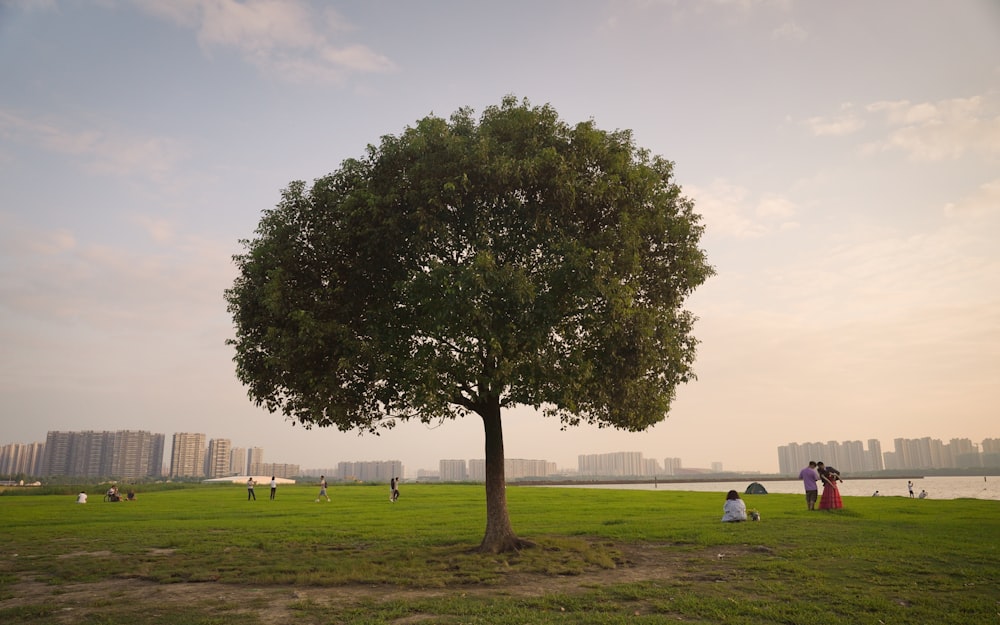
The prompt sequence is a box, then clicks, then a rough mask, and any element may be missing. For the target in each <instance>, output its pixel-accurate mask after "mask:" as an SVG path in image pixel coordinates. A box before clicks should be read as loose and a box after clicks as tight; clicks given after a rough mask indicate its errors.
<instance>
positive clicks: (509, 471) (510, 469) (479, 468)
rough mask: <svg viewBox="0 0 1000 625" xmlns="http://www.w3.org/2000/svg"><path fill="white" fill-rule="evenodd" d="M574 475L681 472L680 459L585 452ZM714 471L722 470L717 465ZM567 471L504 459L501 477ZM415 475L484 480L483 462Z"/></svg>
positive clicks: (447, 463) (448, 463)
mask: <svg viewBox="0 0 1000 625" xmlns="http://www.w3.org/2000/svg"><path fill="white" fill-rule="evenodd" d="M577 463H578V464H577V470H576V475H578V476H593V477H656V476H673V475H678V474H680V473H681V472H683V469H682V468H681V459H680V458H664V461H663V465H662V466H661V465H660V463H659V461H657V460H656V459H653V458H643V456H642V452H638V451H619V452H613V453H607V454H587V455H581V456H579V457H578V458H577ZM717 470H718V471H721V470H722V465H721V464H719V465H718V468H717ZM566 473H567V472H565V471H562V472H561V471H559V469H558V468H557V467H556V463H554V462H549V461H547V460H524V459H520V458H505V459H504V477H505V479H507V480H518V479H526V478H543V477H556V476H559V475H565V474H566ZM418 477H419V478H436V479H438V480H439V481H442V482H484V481H486V461H485V460H483V459H481V458H479V459H472V460H468V461H466V460H440V461H439V462H438V471H437V473H433V472H430V471H421V472H419V473H418Z"/></svg>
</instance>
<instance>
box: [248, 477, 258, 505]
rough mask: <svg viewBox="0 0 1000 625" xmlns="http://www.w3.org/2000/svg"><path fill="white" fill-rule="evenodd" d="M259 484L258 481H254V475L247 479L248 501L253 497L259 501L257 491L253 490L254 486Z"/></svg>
mask: <svg viewBox="0 0 1000 625" xmlns="http://www.w3.org/2000/svg"><path fill="white" fill-rule="evenodd" d="M256 485H257V482H255V481H253V477H250V478H248V479H247V501H250V500H251V499H253V500H254V501H257V493H255V492H253V487H254V486H256Z"/></svg>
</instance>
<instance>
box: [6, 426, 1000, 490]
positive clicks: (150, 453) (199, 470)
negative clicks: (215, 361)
mask: <svg viewBox="0 0 1000 625" xmlns="http://www.w3.org/2000/svg"><path fill="white" fill-rule="evenodd" d="M165 441H166V436H165V435H164V434H156V433H150V432H148V431H117V432H110V431H103V432H102V431H94V430H86V431H81V432H60V431H50V432H48V434H47V436H46V441H45V443H40V442H30V443H3V442H2V441H0V474H2V473H3V472H4V471H5V470H6V472H7V473H16V472H27V471H24V470H23V469H24V467H25V466H32V464H31V463H34V466H38V467H39V468H40V470H41V471H43V472H44V471H47V470H51V469H52V468H53V466H55V467H58V471H60V472H57V473H51V472H50V473H42V474H39V475H38V477H50V476H58V475H72V471H78V472H81V473H80V474H81V475H90V476H110V475H115V476H117V477H121V478H123V479H129V478H135V477H139V476H142V475H143V474H142V473H141V470H140V469H134V468H133V467H137V466H145V467H150V471H149V473H148V476H154V475H160V476H163V477H180V478H185V477H188V478H207V479H212V478H220V477H229V476H232V475H264V474H271V475H277V476H279V477H285V478H289V477H293V476H295V475H319V473H320V472H324V474H326V475H329V476H339V477H340V478H342V479H343V478H345V477H346V476H353V477H354V478H355V479H362V480H363V481H365V480H368V479H370V478H371V477H372V476H377V479H381V478H382V477H385V475H383V474H386V475H387V474H392V475H399V476H400V477H407V478H413V477H417V476H420V475H431V474H435V473H438V474H440V475H441V476H445V475H449V476H454V475H464V476H466V477H467V478H468V479H471V480H473V481H477V480H479V479H480V478H481V477H484V476H485V464H484V459H482V458H467V459H466V458H462V459H454V458H451V459H449V458H442V459H438V461H437V467H436V468H435V469H430V468H428V467H410V468H409V471H407V470H406V465H405V463H403V462H401V461H399V460H385V459H351V460H346V459H345V460H339V461H337V462H336V463H335V464H336V467H326V468H321V467H302V466H301V465H300V464H298V463H289V462H280V463H279V462H264V449H263V448H261V447H252V448H250V449H249V450H248V449H246V448H242V447H234V446H232V441H231V440H230V439H228V438H207V436H206V435H205V434H204V433H195V432H175V433H174V434H173V436H172V437H171V441H172V443H171V450H170V453H169V458H170V462H169V464H164V463H162V462H161V464H160V472H159V473H158V474H155V473H153V472H152V469H151V467H152V466H153V465H154V464H155V463H156V462H157V459H164V458H166V457H168V454H166V453H165V449H164V444H165ZM892 443H893V449H892V451H888V450H887V451H883V450H882V444H881V441H879V440H878V439H868V440H867V449H865V447H864V444H863V443H862V442H861V441H860V440H848V441H827V442H804V443H797V442H793V443H787V444H785V445H779V446H778V447H777V456H778V467H779V468H778V470H777V471H776V472H774V474H777V475H795V474H797V472H798V470H799V468H800V467H801V466H804V465H805V464H806V463H807V462H809V461H811V460H817V461H825V462H827V464H829V465H836V466H838V467H839V468H840V469H841V470H842V471H843V472H845V473H848V472H853V473H871V472H878V471H882V470H900V469H903V470H906V469H941V468H945V469H947V468H958V469H968V468H976V467H1000V438H987V439H983V440H982V441H979V442H974V441H972V440H970V439H967V438H954V437H953V438H951V439H949V440H948V442H944V441H942V440H940V439H932V438H930V437H922V438H918V439H908V438H901V437H897V438H894V439H893V441H892ZM157 444H158V447H157ZM213 450H214V451H213ZM661 460H662V464H661ZM18 463H20V464H18ZM506 463H507V478H508V479H516V478H520V477H527V476H531V475H535V476H548V475H569V474H577V475H593V476H605V477H607V476H650V477H655V476H657V475H661V476H665V477H669V476H675V475H682V474H688V475H690V474H698V473H739V472H744V473H767V472H760V471H746V470H743V471H740V470H734V469H732V468H730V467H726V466H725V465H724V463H722V462H713V463H711V468H705V467H692V466H686V465H685V464H684V462H683V458H679V457H647V456H644V454H643V453H642V452H639V451H614V452H603V453H598V454H579V455H578V456H577V464H576V467H575V468H571V467H569V466H566V465H563V466H559V465H558V464H557V463H556V462H552V461H550V460H548V459H545V458H538V459H525V458H510V457H508V458H507V459H506ZM71 467H72V468H71ZM84 467H85V468H84ZM387 467H388V468H387ZM14 468H18V470H17V471H15V470H13V469H14ZM123 468H124V470H123ZM115 471H117V473H115ZM532 472H534V473H532ZM359 476H365V477H363V478H362V477H359ZM442 479H446V478H444V477H442Z"/></svg>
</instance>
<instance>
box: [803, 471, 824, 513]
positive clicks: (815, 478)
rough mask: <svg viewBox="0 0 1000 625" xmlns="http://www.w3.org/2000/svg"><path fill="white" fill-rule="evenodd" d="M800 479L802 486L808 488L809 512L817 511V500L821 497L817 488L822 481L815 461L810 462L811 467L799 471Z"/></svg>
mask: <svg viewBox="0 0 1000 625" xmlns="http://www.w3.org/2000/svg"><path fill="white" fill-rule="evenodd" d="M799 479H800V480H802V485H803V486H805V487H806V508H807V509H809V510H815V509H816V499H817V498H818V496H819V487H818V486H817V483H818V482H819V481H820V477H819V472H818V471H817V470H816V461H815V460H810V461H809V466H808V467H805V468H803V469H802V470H801V471H799Z"/></svg>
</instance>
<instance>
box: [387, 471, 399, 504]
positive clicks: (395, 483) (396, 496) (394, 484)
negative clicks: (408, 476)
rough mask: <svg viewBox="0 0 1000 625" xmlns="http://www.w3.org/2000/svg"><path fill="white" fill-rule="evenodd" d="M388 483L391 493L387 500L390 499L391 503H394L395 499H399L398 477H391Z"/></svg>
mask: <svg viewBox="0 0 1000 625" xmlns="http://www.w3.org/2000/svg"><path fill="white" fill-rule="evenodd" d="M389 485H390V486H391V487H392V493H390V494H389V500H390V501H392V503H396V500H397V499H399V478H398V477H394V478H392V480H391V481H390V482H389Z"/></svg>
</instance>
